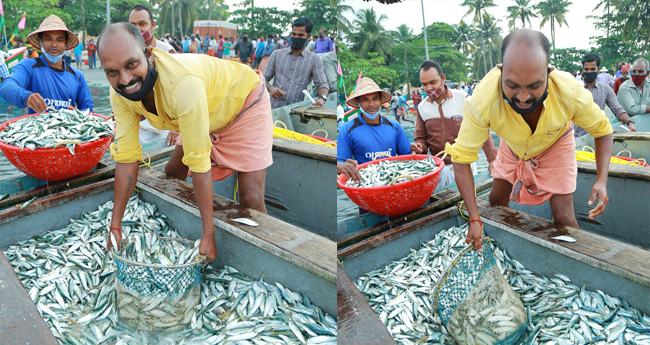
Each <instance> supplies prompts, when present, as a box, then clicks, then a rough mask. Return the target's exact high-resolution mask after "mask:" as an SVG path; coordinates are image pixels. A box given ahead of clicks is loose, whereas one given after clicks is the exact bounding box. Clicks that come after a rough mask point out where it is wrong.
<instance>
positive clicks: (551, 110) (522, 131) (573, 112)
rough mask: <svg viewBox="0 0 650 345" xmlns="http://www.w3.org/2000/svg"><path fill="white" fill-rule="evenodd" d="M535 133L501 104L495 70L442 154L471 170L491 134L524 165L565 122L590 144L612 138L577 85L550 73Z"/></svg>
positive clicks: (564, 76) (550, 141)
mask: <svg viewBox="0 0 650 345" xmlns="http://www.w3.org/2000/svg"><path fill="white" fill-rule="evenodd" d="M543 107H544V108H543V109H542V114H541V116H540V118H539V122H538V123H537V128H536V130H535V133H532V131H531V130H530V127H529V126H528V124H527V123H526V121H524V119H523V117H522V115H520V114H518V113H516V112H515V111H514V110H513V109H512V107H511V106H510V105H509V104H507V103H506V102H505V100H504V99H503V96H502V93H501V70H500V69H499V68H496V67H495V68H493V69H492V71H490V73H488V74H487V75H486V76H485V77H484V78H483V80H482V81H481V83H480V84H479V85H478V86H477V87H476V91H474V94H473V95H472V97H469V98H467V99H466V100H465V104H464V105H463V114H464V115H465V118H464V119H463V123H462V124H461V126H460V131H459V132H458V138H456V143H455V144H454V145H449V143H447V145H446V146H445V152H447V154H448V155H450V156H451V160H452V161H453V162H456V163H462V164H470V163H472V162H474V161H476V160H477V159H478V151H479V149H480V148H481V146H482V145H483V142H485V140H486V139H487V137H488V135H490V128H491V129H492V130H493V131H494V132H495V133H496V134H497V135H498V136H499V137H500V138H503V139H504V140H505V141H506V143H507V144H508V146H509V147H510V148H511V149H512V150H513V151H514V152H515V153H516V154H517V156H518V157H519V158H523V159H525V160H528V159H530V158H532V157H535V156H537V155H539V154H540V153H542V152H544V151H545V150H546V149H547V148H549V147H551V145H553V144H554V143H555V142H556V141H557V140H558V139H560V137H561V136H562V135H563V134H564V132H566V130H567V129H568V126H569V121H573V123H575V124H576V125H578V126H580V127H582V128H584V129H585V130H586V131H587V132H589V134H591V135H592V136H593V137H594V138H600V137H602V136H605V135H607V134H609V133H612V126H611V125H610V123H609V120H608V119H607V116H606V115H605V112H604V111H603V110H601V109H600V107H598V105H597V104H596V103H595V102H594V100H593V97H592V96H591V93H590V92H589V91H588V90H586V89H585V88H584V87H583V85H582V83H581V82H578V81H576V80H575V78H573V76H572V75H571V74H569V73H566V72H561V71H556V70H554V71H552V72H551V73H550V75H549V80H548V97H547V98H546V100H544V102H543Z"/></svg>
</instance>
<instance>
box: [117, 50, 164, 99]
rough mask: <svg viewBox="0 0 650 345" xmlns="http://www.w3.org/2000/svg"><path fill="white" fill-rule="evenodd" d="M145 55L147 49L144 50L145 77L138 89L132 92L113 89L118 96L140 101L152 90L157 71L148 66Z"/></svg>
mask: <svg viewBox="0 0 650 345" xmlns="http://www.w3.org/2000/svg"><path fill="white" fill-rule="evenodd" d="M146 55H147V51H146V50H145V59H147V78H146V79H145V80H144V81H143V82H142V86H140V90H138V92H136V93H132V94H126V93H121V92H120V91H119V90H115V91H116V92H117V93H118V94H119V95H120V96H122V97H124V98H126V99H128V100H129V101H133V102H140V101H142V100H143V99H145V97H147V95H148V94H149V93H150V92H151V90H153V86H154V85H155V84H156V80H157V79H158V72H157V71H156V70H155V69H153V68H150V67H151V66H150V65H149V58H148V57H147V56H146Z"/></svg>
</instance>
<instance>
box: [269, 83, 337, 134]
mask: <svg viewBox="0 0 650 345" xmlns="http://www.w3.org/2000/svg"><path fill="white" fill-rule="evenodd" d="M335 97H336V93H334V94H332V95H330V96H329V97H328V101H327V102H326V104H325V107H324V108H311V107H310V104H311V102H310V101H304V102H300V103H294V104H291V105H287V106H284V107H280V108H276V109H273V111H272V112H271V114H272V115H273V122H274V123H276V122H277V121H280V122H282V123H283V124H285V125H286V127H287V129H289V130H292V131H296V132H298V133H302V134H314V135H317V136H320V137H325V138H327V139H334V140H336V98H335ZM330 99H333V100H334V101H331V100H330Z"/></svg>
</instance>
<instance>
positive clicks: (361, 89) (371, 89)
mask: <svg viewBox="0 0 650 345" xmlns="http://www.w3.org/2000/svg"><path fill="white" fill-rule="evenodd" d="M375 92H379V93H380V94H381V104H384V103H386V102H388V101H390V99H391V98H392V97H391V96H390V93H388V92H386V91H384V90H382V89H380V88H379V85H377V83H375V81H374V80H372V79H370V78H368V77H363V78H361V80H360V81H359V83H358V84H357V87H356V88H355V89H354V92H353V93H352V96H350V98H348V100H347V101H346V102H345V104H347V105H349V106H351V107H353V108H358V107H359V103H358V101H357V100H356V99H357V98H358V97H361V96H363V95H367V94H369V93H375Z"/></svg>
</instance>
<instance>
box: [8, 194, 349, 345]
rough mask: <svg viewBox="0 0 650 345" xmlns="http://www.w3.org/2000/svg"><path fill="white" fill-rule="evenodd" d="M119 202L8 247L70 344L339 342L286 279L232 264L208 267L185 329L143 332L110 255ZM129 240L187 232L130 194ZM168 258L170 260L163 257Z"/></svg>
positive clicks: (331, 323)
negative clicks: (251, 273) (130, 318)
mask: <svg viewBox="0 0 650 345" xmlns="http://www.w3.org/2000/svg"><path fill="white" fill-rule="evenodd" d="M112 209H113V202H112V201H109V202H107V203H105V204H103V205H100V206H99V208H98V210H96V211H94V212H90V213H85V214H83V215H82V216H81V217H80V219H71V220H70V224H69V225H67V226H66V227H65V228H62V229H59V230H53V231H50V232H47V233H45V234H44V235H42V236H35V237H33V238H31V239H29V240H25V241H21V242H19V243H17V244H14V245H12V246H10V247H9V248H8V250H6V251H5V252H4V253H5V255H6V257H7V259H8V260H9V262H10V264H11V265H12V267H13V269H14V271H15V272H16V274H17V276H18V277H19V278H20V280H21V282H22V283H23V285H24V286H25V289H26V290H27V291H28V293H29V296H30V297H31V298H32V300H33V301H34V303H35V304H36V307H37V310H38V311H39V313H40V314H41V316H42V317H43V319H44V320H45V322H46V324H47V325H48V327H49V328H50V330H51V331H52V333H53V334H54V336H55V337H56V338H57V339H58V340H59V341H60V342H61V343H62V344H106V345H109V344H110V345H112V344H120V345H124V344H129V345H139V344H161V345H166V344H180V343H183V344H189V343H191V344H226V343H230V344H234V343H241V344H264V343H269V344H305V343H306V344H335V343H336V320H335V319H334V318H332V317H330V316H329V315H326V314H324V313H323V312H322V310H321V309H320V308H318V307H316V306H314V305H312V304H311V302H310V301H309V299H308V298H307V297H306V296H304V295H301V294H299V293H296V292H293V291H290V290H289V289H286V288H284V287H283V286H282V285H281V284H279V283H276V284H275V285H271V284H267V283H265V282H264V281H262V280H259V281H254V280H251V279H250V278H248V277H246V276H244V275H242V274H241V273H239V272H238V271H237V270H236V269H234V268H232V267H224V268H221V269H217V268H214V267H212V266H208V267H207V268H206V269H205V271H204V273H203V281H202V282H201V293H200V296H199V299H200V304H199V305H197V306H196V307H195V309H193V312H192V316H191V318H190V324H189V325H188V326H186V327H185V328H183V329H182V330H176V331H167V330H164V331H157V332H155V333H151V332H143V331H140V330H137V329H133V328H132V327H130V326H129V325H128V323H125V322H121V318H118V313H117V297H116V283H115V282H116V266H115V261H114V260H112V259H111V256H110V255H106V254H107V253H106V245H107V236H106V233H107V231H108V230H107V229H108V227H109V224H110V220H111V216H112ZM122 233H123V237H124V238H130V237H131V236H132V235H136V234H137V235H139V236H145V237H146V236H147V235H146V234H147V233H152V234H153V233H156V234H158V235H159V236H163V237H168V238H180V236H179V234H178V231H177V230H176V229H174V228H173V227H172V225H171V223H170V222H169V220H168V219H167V217H165V215H163V214H161V213H159V212H158V211H157V208H156V206H155V205H152V204H148V203H144V202H142V201H141V200H139V199H138V198H137V196H134V197H132V198H131V199H129V202H128V204H127V208H126V211H125V214H124V218H123V221H122ZM163 260H164V259H163Z"/></svg>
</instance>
